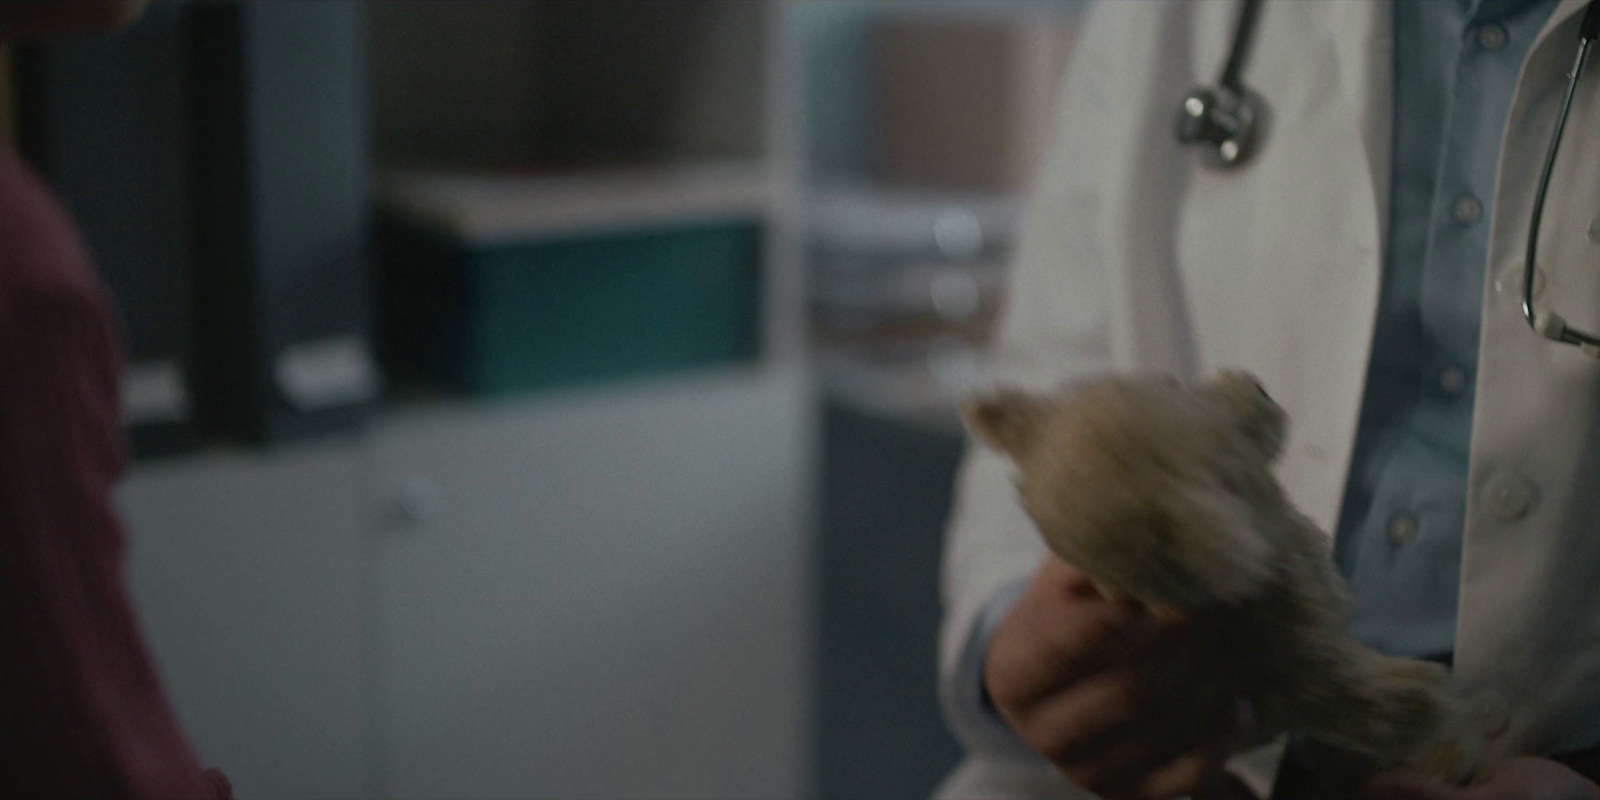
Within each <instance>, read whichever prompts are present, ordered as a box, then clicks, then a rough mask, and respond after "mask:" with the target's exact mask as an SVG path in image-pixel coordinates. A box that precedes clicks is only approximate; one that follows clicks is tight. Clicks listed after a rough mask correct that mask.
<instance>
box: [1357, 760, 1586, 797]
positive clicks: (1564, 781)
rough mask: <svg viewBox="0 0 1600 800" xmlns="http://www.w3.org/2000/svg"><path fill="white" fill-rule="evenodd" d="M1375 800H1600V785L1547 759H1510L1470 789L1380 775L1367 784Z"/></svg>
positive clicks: (1399, 775)
mask: <svg viewBox="0 0 1600 800" xmlns="http://www.w3.org/2000/svg"><path fill="white" fill-rule="evenodd" d="M1365 788H1366V794H1367V796H1368V797H1370V798H1372V800H1600V786H1596V785H1595V784H1594V783H1592V782H1591V781H1589V780H1588V779H1587V778H1585V777H1583V776H1582V775H1579V774H1578V773H1576V772H1574V771H1572V770H1571V769H1568V768H1567V767H1566V766H1564V765H1562V764H1561V763H1559V762H1556V761H1551V760H1549V759H1547V758H1528V757H1519V758H1510V759H1506V760H1505V761H1502V762H1500V763H1498V764H1496V765H1495V766H1493V767H1490V768H1489V770H1488V771H1487V772H1485V773H1484V774H1483V775H1482V776H1481V777H1480V778H1479V779H1478V780H1476V781H1474V782H1473V783H1472V785H1470V786H1451V785H1449V784H1445V783H1440V782H1438V781H1436V780H1433V779H1430V778H1427V777H1424V776H1421V775H1418V774H1416V773H1412V772H1404V771H1398V770H1397V771H1391V772H1384V773H1380V774H1378V775H1376V776H1374V777H1373V778H1372V780H1370V781H1368V782H1367V785H1366V787H1365Z"/></svg>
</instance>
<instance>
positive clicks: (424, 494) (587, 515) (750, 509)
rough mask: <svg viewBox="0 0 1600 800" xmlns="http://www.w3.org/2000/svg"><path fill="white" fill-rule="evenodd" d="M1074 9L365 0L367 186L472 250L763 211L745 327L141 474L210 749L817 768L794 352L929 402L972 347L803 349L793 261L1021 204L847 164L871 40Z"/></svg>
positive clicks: (144, 512)
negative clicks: (895, 29) (369, 108)
mask: <svg viewBox="0 0 1600 800" xmlns="http://www.w3.org/2000/svg"><path fill="white" fill-rule="evenodd" d="M1058 7H1059V6H1058V4H1055V3H1036V2H1000V3H990V2H966V1H965V0H960V1H958V2H946V0H938V1H937V2H910V1H909V0H883V1H882V2H874V3H871V4H866V3H847V2H837V1H836V0H826V1H817V0H803V1H800V2H779V1H776V0H775V1H774V2H765V3H751V2H746V1H745V0H685V1H683V2H645V0H541V1H540V2H520V1H511V0H502V1H500V2H473V3H441V2H437V1H436V0H385V2H382V3H371V4H369V5H368V6H367V8H368V14H369V23H370V26H369V34H370V37H369V42H368V48H369V52H370V53H371V56H372V58H371V62H370V63H371V72H372V81H373V84H372V88H373V91H372V96H373V101H374V103H373V105H374V109H375V116H374V118H373V135H374V145H375V150H376V152H377V154H378V159H379V163H378V167H379V172H380V175H381V180H380V185H379V186H378V187H376V188H377V200H378V202H380V203H382V204H383V205H384V207H385V208H387V209H389V210H390V211H394V212H396V213H401V214H407V215H411V216H412V217H414V218H421V219H425V220H428V221H429V222H430V223H431V224H432V225H434V226H436V227H438V228H439V229H441V230H444V231H447V232H449V233H451V234H454V235H457V236H462V237H468V238H483V239H489V240H492V239H494V238H495V237H498V236H505V235H512V234H515V235H519V236H521V235H527V234H528V233H530V232H533V233H540V234H551V235H554V234H559V233H563V232H577V231H582V230H586V229H587V230H595V229H605V228H611V229H620V228H626V227H629V226H648V225H664V224H676V223H681V222H688V221H693V220H695V219H703V218H707V217H711V216H721V215H729V214H738V215H750V216H757V217H759V218H760V220H761V222H762V226H763V232H764V237H763V243H764V244H763V247H764V258H763V262H762V265H761V284H760V285H761V291H762V295H761V306H760V321H761V348H760V354H759V357H758V358H757V359H756V361H755V362H754V363H751V364H746V365H739V366H731V367H722V368H715V369H709V370H705V371H701V372H697V373H692V374H683V375H676V376H669V377H665V378H661V377H658V378H651V379H643V380H634V381H625V382H620V383H612V384H608V385H606V386H604V387H599V388H584V389H569V390H559V391H554V392H548V393H542V394H539V395H532V396H527V397H520V398H513V399H503V400H496V401H494V402H480V401H475V400H472V399H470V398H465V399H464V398H453V399H449V400H444V401H439V400H426V401H420V402H407V403H403V404H396V405H392V406H390V407H388V408H385V409H383V410H381V411H380V412H379V413H378V414H377V417H376V419H375V420H373V421H372V422H371V423H370V424H369V425H368V426H367V428H366V429H365V430H363V431H360V432H357V433H352V434H349V435H346V436H343V437H337V438H334V439H326V440H320V441H313V442H306V443H300V444H286V445H277V446H274V447H271V448H268V449H265V450H257V451H237V452H228V453H202V454H198V455H191V456H186V457H182V458H178V459H174V460H168V461H158V462H151V463H145V464H141V465H138V466H137V467H136V469H135V470H134V471H133V473H132V474H131V475H130V477H129V479H128V481H127V484H126V486H125V487H124V489H123V492H122V505H123V509H124V512H125V515H126V518H127V521H128V524H129V526H130V528H131V531H132V543H133V555H132V565H131V586H132V591H133V593H134V596H135V599H136V602H137V604H138V608H139V610H140V613H141V617H142V619H143V621H144V625H145V629H146V631H147V634H148V637H149V640H150V643H151V647H152V650H153V652H154V654H155V657H156V660H157V662H158V666H159V667H160V669H161V671H162V674H163V675H164V677H165V678H166V680H167V685H168V690H169V693H170V694H171V696H172V698H173V701H174V703H175V704H176V706H177V708H178V710H179V713H180V715H181V716H182V718H183V721H184V723H185V725H186V726H187V728H188V730H189V731H190V732H191V734H192V737H193V739H194V742H195V744H196V746H197V748H198V749H199V751H200V753H201V755H202V757H203V759H204V760H206V761H207V762H208V763H209V764H212V765H215V766H218V767H220V768H222V769H224V770H225V771H227V772H229V773H230V775H231V776H232V777H233V779H234V782H235V785H236V787H237V789H238V792H239V795H240V796H241V797H251V796H273V797H319V796H352V795H365V796H375V797H413V796H438V795H441V794H447V795H450V796H471V797H506V796H530V795H535V796H537V795H543V796H570V797H651V796H669V795H670V796H703V797H719V796H720V797H745V796H782V797H805V796H810V795H812V793H813V789H814V788H815V784H814V781H815V774H814V759H813V743H814V738H813V737H814V735H815V731H814V729H813V722H814V719H813V716H812V714H813V708H814V703H813V701H814V699H815V698H814V693H815V692H816V686H817V676H816V675H815V674H813V672H812V670H813V668H814V665H815V663H816V648H817V646H818V645H817V642H816V641H815V633H816V631H815V628H814V625H815V620H814V619H813V618H812V612H813V608H814V606H815V602H816V599H817V598H816V597H815V595H814V593H815V589H814V587H815V586H816V585H817V580H816V578H817V576H816V575H813V574H812V572H811V570H812V564H813V563H814V562H813V559H814V555H815V554H814V553H813V552H812V547H813V542H812V535H813V530H812V524H813V519H814V516H815V511H816V509H815V503H816V497H815V494H816V484H817V476H816V475H815V474H814V472H815V465H816V463H818V458H817V454H816V453H815V452H814V450H815V448H816V444H815V443H816V441H817V438H818V437H817V431H818V425H819V423H818V420H817V414H816V399H817V398H816V395H817V393H818V389H817V385H816V383H817V381H816V380H815V376H814V372H815V373H820V374H821V375H822V376H823V377H824V378H826V380H827V381H828V382H829V383H828V385H829V386H830V387H831V391H833V392H834V396H835V398H836V399H837V398H844V399H846V400H850V401H851V402H854V403H855V404H856V405H857V406H859V407H861V408H868V409H872V410H874V411H877V412H882V413H885V414H890V415H895V414H899V415H902V416H909V417H914V418H916V419H919V420H923V419H932V420H934V421H935V423H936V424H945V425H948V423H949V422H950V419H949V417H948V410H949V403H948V402H947V401H948V400H950V399H951V398H950V394H951V392H952V389H951V387H952V386H959V385H960V383H959V381H960V380H963V379H964V378H962V376H963V375H967V376H969V377H970V371H968V370H967V368H968V366H970V365H966V364H964V362H963V363H958V361H959V359H953V360H950V361H949V362H948V363H947V364H945V366H946V367H947V368H948V369H947V370H946V372H947V374H945V375H944V376H943V377H940V376H939V375H935V374H933V373H932V372H928V371H922V372H917V371H916V370H899V371H896V370H895V369H884V368H882V367H881V366H875V365H873V364H870V363H867V362H863V361H859V360H856V361H850V360H844V361H838V360H832V359H830V358H829V357H826V356H824V357H822V358H815V359H814V358H813V357H812V354H811V353H810V352H809V350H810V349H811V348H810V345H809V344H808V341H809V333H808V327H809V324H810V320H809V314H808V308H807V302H808V297H809V295H810V294H811V292H810V287H809V286H808V277H807V276H808V270H809V269H810V267H809V265H808V261H809V256H810V255H811V254H812V252H813V248H814V247H815V246H817V245H819V244H820V245H822V246H826V247H831V248H836V249H848V248H857V249H861V250H873V249H882V250H894V249H898V248H903V247H907V246H910V245H912V244H913V243H914V242H916V241H919V240H927V241H930V242H932V243H933V246H934V247H935V248H939V247H948V248H953V249H954V250H960V249H962V248H964V247H971V246H972V245H973V242H974V237H976V241H977V243H978V245H979V246H987V245H988V244H989V243H993V242H999V241H1004V240H1006V239H1008V238H1009V236H1010V235H1011V231H1012V230H1013V229H1014V224H1015V219H1016V207H1017V198H1015V197H995V196H972V195H964V194H962V195H956V194H949V193H929V192H918V191H907V190H901V189H890V188H886V187H884V186H883V185H881V184H879V183H877V182H875V181H873V180H872V176H871V175H870V174H869V172H868V171H866V170H864V169H862V163H863V162H862V158H861V152H860V151H861V146H862V134H861V131H860V129H859V128H860V124H861V122H862V109H861V102H862V97H863V95H862V94H861V92H862V86H863V78H862V74H861V69H862V67H863V58H862V53H861V49H860V48H861V35H860V32H861V30H862V26H863V25H864V23H865V21H866V20H868V19H870V18H872V16H873V15H876V14H882V13H890V12H893V13H906V14H922V13H933V14H939V15H957V16H960V15H977V16H986V15H995V14H1019V13H1022V14H1035V13H1054V12H1053V10H1054V9H1057V8H1058ZM584 131H589V132H591V133H593V134H594V135H593V136H590V137H585V136H584V135H583V132H584ZM578 163H592V164H597V165H601V166H597V167H592V168H586V169H573V168H572V165H573V164H578ZM552 165H556V166H559V167H560V168H559V169H552ZM535 176H537V177H535ZM952 376H953V377H952ZM945 379H953V380H955V381H956V383H953V384H952V383H948V382H941V381H944V380H945ZM941 415H944V416H941ZM945 430H947V431H948V430H950V429H949V428H946V429H945ZM929 646H930V647H931V642H930V643H929ZM931 690H932V687H931V686H930V687H928V691H929V692H931Z"/></svg>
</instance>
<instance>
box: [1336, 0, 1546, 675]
mask: <svg viewBox="0 0 1600 800" xmlns="http://www.w3.org/2000/svg"><path fill="white" fill-rule="evenodd" d="M1555 5H1556V3H1555V0H1398V1H1397V2H1396V3H1395V4H1394V15H1395V19H1394V22H1395V48H1394V49H1395V60H1394V75H1395V84H1394V165H1393V178H1392V183H1391V184H1390V212H1389V213H1390V217H1389V239H1388V249H1387V253H1386V254H1385V266H1384V274H1383V284H1382V293H1381V296H1380V299H1379V303H1378V317H1377V329H1376V333H1375V337H1376V338H1375V340H1374V347H1373V353H1372V362H1371V367H1370V369H1369V372H1368V379H1367V390H1366V395H1365V399H1364V401H1363V404H1362V410H1361V422H1360V427H1359V429H1358V433H1357V437H1356V446H1355V456H1354V460H1353V463H1352V466H1351V472H1350V477H1349V482H1348V489H1347V492H1346V496H1345V502H1344V507H1343V511H1342V513H1341V514H1340V524H1339V530H1338V539H1337V543H1336V546H1335V556H1336V558H1337V560H1338V563H1339V567H1340V570H1341V571H1342V572H1343V573H1344V575H1345V577H1346V578H1347V579H1348V580H1349V581H1350V590H1351V596H1352V600H1353V608H1352V616H1351V629H1352V632H1353V633H1354V634H1355V636H1356V637H1357V638H1358V639H1360V640H1361V641H1363V642H1365V643H1367V644H1369V645H1371V646H1373V647H1376V648H1377V649H1379V650H1382V651H1384V652H1387V653H1390V654H1393V655H1406V656H1414V657H1423V658H1448V657H1449V656H1450V654H1451V653H1452V651H1453V650H1454V646H1455V625H1456V602H1457V596H1458V592H1459V584H1460V575H1461V539H1462V528H1463V522H1464V519H1465V514H1466V492H1467V455H1468V450H1469V443H1470V440H1471V436H1472V388H1473V383H1474V378H1475V375H1476V365H1477V359H1478V326H1479V318H1480V313H1481V311H1482V305H1483V280H1484V273H1485V270H1486V264H1487V259H1488V238H1489V224H1488V223H1489V219H1488V218H1489V206H1488V203H1489V198H1491V197H1492V196H1493V193H1494V185H1495V172H1496V169H1497V162H1498V157H1499V151H1500V140H1501V133H1502V129H1503V128H1504V127H1505V121H1506V114H1507V112H1508V111H1509V109H1510V105H1511V95H1512V92H1513V91H1514V90H1515V88H1516V83H1517V73H1518V71H1519V70H1520V68H1521V66H1522V60H1523V57H1524V56H1525V55H1527V52H1528V49H1529V48H1530V47H1531V46H1532V44H1533V39H1534V37H1535V36H1536V35H1537V34H1538V32H1539V29H1540V28H1542V27H1543V26H1544V23H1545V21H1546V20H1547V19H1548V18H1549V16H1550V13H1551V11H1552V10H1553V9H1554V8H1555Z"/></svg>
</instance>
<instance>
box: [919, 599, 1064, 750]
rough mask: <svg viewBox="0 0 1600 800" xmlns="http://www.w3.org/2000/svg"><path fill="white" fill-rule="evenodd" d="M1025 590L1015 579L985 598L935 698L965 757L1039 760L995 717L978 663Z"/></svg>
mask: <svg viewBox="0 0 1600 800" xmlns="http://www.w3.org/2000/svg"><path fill="white" fill-rule="evenodd" d="M1027 586H1028V579H1027V578H1018V579H1017V580H1015V581H1012V582H1010V583H1007V584H1004V585H1002V586H1001V587H1000V588H999V589H997V590H996V591H995V592H994V594H992V595H990V596H989V599H988V601H987V602H985V603H984V605H983V608H982V610H981V611H979V613H978V616H977V619H976V620H975V621H974V622H973V625H972V630H971V633H970V634H969V635H968V636H967V641H966V643H965V644H964V645H963V646H962V649H961V654H960V656H959V658H958V660H957V661H956V664H955V669H954V670H953V672H952V673H951V674H950V675H949V677H948V679H947V680H946V681H944V685H943V686H942V687H941V691H940V698H939V699H940V702H941V705H943V707H944V714H945V720H946V722H947V723H948V724H949V726H950V730H951V731H952V732H954V733H955V735H956V738H958V739H960V740H961V743H962V744H963V745H965V746H966V748H967V752H968V753H971V754H978V753H982V754H984V755H987V756H1002V757H1009V758H1024V759H1029V760H1042V759H1041V758H1040V757H1039V756H1038V755H1037V754H1036V753H1034V752H1033V750H1032V749H1031V748H1029V747H1028V745H1027V743H1025V742H1023V741H1022V738H1021V737H1019V736H1018V735H1017V733H1016V731H1013V730H1012V729H1011V726H1009V725H1007V724H1006V722H1005V720H1003V719H1001V718H1000V714H999V713H998V712H997V711H995V708H994V704H993V703H992V702H990V700H989V693H988V691H987V690H986V689H985V688H984V685H983V660H984V654H985V653H987V652H988V650H989V637H990V636H991V635H993V634H994V629H995V627H996V626H997V625H999V624H1000V620H1001V619H1002V618H1004V617H1005V615H1006V613H1007V612H1008V611H1010V610H1011V606H1012V605H1014V604H1015V603H1016V602H1017V598H1019V597H1021V596H1022V592H1023V590H1024V589H1026V588H1027Z"/></svg>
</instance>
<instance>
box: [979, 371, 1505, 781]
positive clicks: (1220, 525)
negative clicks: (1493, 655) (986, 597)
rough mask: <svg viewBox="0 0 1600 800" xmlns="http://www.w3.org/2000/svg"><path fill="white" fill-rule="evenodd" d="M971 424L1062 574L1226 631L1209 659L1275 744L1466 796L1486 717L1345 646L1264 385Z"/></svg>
mask: <svg viewBox="0 0 1600 800" xmlns="http://www.w3.org/2000/svg"><path fill="white" fill-rule="evenodd" d="M964 417H965V419H966V423H967V427H968V429H969V430H970V431H971V432H972V433H973V434H974V435H975V436H977V437H978V438H980V439H982V440H983V441H984V442H985V443H986V444H988V445H989V446H990V447H992V448H994V449H996V450H998V451H1000V452H1002V453H1003V454H1005V455H1006V456H1008V457H1009V458H1010V459H1011V460H1012V461H1013V463H1014V464H1015V465H1016V468H1017V489H1018V492H1019V494H1020V495H1021V499H1022V503H1023V505H1024V507H1025V508H1026V509H1027V511H1028V513H1029V515H1030V516H1031V517H1032V518H1033V520H1034V522H1035V523H1036V524H1037V525H1038V527H1039V530H1040V532H1041V533H1042V534H1043V536H1044V539H1045V541H1046V543H1048V545H1049V546H1050V548H1051V550H1053V551H1054V552H1055V553H1056V554H1057V555H1059V556H1060V557H1061V558H1062V559H1063V560H1065V561H1067V562H1069V563H1071V564H1073V565H1074V566H1077V567H1078V568H1079V569H1082V570H1083V571H1084V572H1086V573H1088V574H1089V575H1090V577H1092V578H1093V579H1094V581H1095V583H1096V585H1098V586H1103V587H1105V588H1106V590H1107V591H1108V592H1110V593H1113V594H1115V595H1121V596H1127V597H1131V598H1133V599H1135V600H1138V601H1140V602H1142V603H1144V604H1146V605H1147V606H1149V607H1150V608H1151V609H1152V610H1154V611H1155V612H1156V613H1159V614H1164V615H1177V614H1208V615H1215V616H1216V617H1217V618H1218V619H1220V620H1221V621H1223V622H1224V624H1223V625H1221V626H1220V628H1219V629H1220V630H1222V631H1223V632H1222V633H1221V634H1220V635H1219V636H1218V637H1216V639H1215V641H1214V642H1212V644H1213V645H1214V646H1215V647H1217V648H1218V649H1219V650H1218V652H1219V653H1222V654H1225V660H1226V661H1227V663H1229V665H1230V666H1231V667H1234V668H1235V670H1234V674H1233V675H1231V678H1232V679H1233V680H1236V681H1237V682H1238V683H1237V685H1238V687H1239V691H1240V692H1241V693H1242V694H1243V695H1244V696H1245V697H1247V698H1248V699H1249V700H1250V701H1251V702H1252V703H1253V705H1254V707H1255V710H1256V716H1257V719H1258V721H1259V722H1260V724H1261V726H1262V728H1263V730H1262V731H1261V733H1262V734H1263V735H1264V736H1268V737H1270V736H1273V735H1276V734H1278V733H1282V732H1298V733H1304V734H1307V735H1310V736H1311V737H1312V738H1314V739H1317V740H1319V741H1321V742H1324V743H1326V744H1328V745H1331V746H1334V747H1337V748H1341V749H1344V750H1348V751H1353V752H1354V753H1357V754H1360V755H1362V756H1364V757H1366V758H1367V759H1369V760H1370V761H1371V762H1372V764H1373V765H1374V766H1375V767H1378V768H1385V767H1391V766H1401V765H1404V766H1409V767H1412V768H1415V769H1421V770H1423V771H1426V772H1429V773H1430V774H1433V775H1436V776H1439V777H1443V778H1448V779H1454V780H1461V779H1465V778H1468V777H1470V776H1471V775H1472V774H1473V773H1475V772H1476V770H1477V769H1478V768H1479V767H1480V763H1479V762H1480V761H1481V760H1482V759H1483V758H1484V754H1483V746H1482V743H1481V741H1480V740H1479V738H1478V737H1477V735H1476V732H1475V726H1474V725H1473V724H1472V722H1473V720H1474V719H1475V717H1474V716H1473V714H1472V713H1471V709H1469V708H1468V704H1467V703H1466V702H1464V701H1463V700H1461V699H1460V698H1459V697H1458V696H1457V695H1456V694H1455V693H1454V692H1453V691H1452V690H1451V688H1450V676H1449V674H1448V672H1447V671H1446V670H1445V669H1444V668H1443V667H1441V666H1438V665H1436V664H1430V663H1425V662H1419V661H1410V660H1404V659H1393V658H1387V657H1384V656H1382V655H1379V654H1378V653H1376V652H1374V651H1372V650H1369V649H1368V648H1366V647H1363V646H1362V645H1360V644H1359V643H1357V642H1356V641H1355V640H1354V639H1352V638H1351V637H1350V635H1349V634H1348V633H1347V632H1346V627H1345V622H1346V614H1347V606H1348V602H1347V599H1346V596H1345V591H1344V584H1343V581H1342V580H1341V579H1340V577H1339V575H1338V573H1337V572H1336V571H1335V570H1334V567H1333V562H1332V558H1331V554H1330V553H1329V552H1328V542H1329V539H1328V537H1326V536H1324V535H1323V534H1322V533H1321V532H1320V531H1318V530H1317V528H1316V526H1315V525H1314V524H1313V523H1312V522H1311V521H1310V520H1309V519H1307V518H1306V517H1305V516H1304V515H1302V514H1300V513H1299V512H1298V511H1296V510H1295V508H1294V507H1293V506H1292V504H1291V503H1290V502H1289V500H1288V498H1287V496H1286V495H1285V494H1284V491H1283V489H1282V488H1281V487H1280V486H1279V484H1278V481H1277V479H1276V478H1275V477H1274V476H1273V474H1272V470H1271V466H1272V462H1273V461H1274V460H1275V459H1276V458H1277V456H1278V454H1279V451H1280V450H1281V448H1282V445H1283V439H1284V434H1285V428H1286V425H1287V419H1286V417H1285V415H1284V413H1283V411H1282V410H1281V409H1280V408H1278V406H1277V405H1276V404H1275V403H1273V402H1272V400H1271V399H1270V398H1269V397H1268V396H1267V395H1266V393H1265V392H1263V391H1262V390H1261V388H1260V387H1259V385H1258V384H1257V383H1256V382H1255V380H1254V379H1253V378H1252V377H1250V376H1249V375H1247V374H1244V373H1238V372H1233V373H1225V374H1223V375H1222V376H1221V377H1219V378H1217V379H1216V380H1214V381H1211V382H1210V383H1206V384H1203V385H1200V386H1186V385H1183V384H1180V383H1179V382H1177V381H1175V380H1171V379H1167V378H1161V377H1136V376H1106V377H1101V378H1095V379H1091V380H1086V381H1082V382H1079V383H1076V384H1073V385H1071V386H1069V387H1067V388H1065V389H1063V390H1061V391H1060V392H1057V393H1054V394H1048V395H1038V394H1026V393H1022V392H1016V391H1004V390H1002V391H999V392H995V393H992V394H989V395H986V396H983V397H979V398H976V399H974V400H973V401H971V402H969V403H968V404H967V405H966V407H965V408H964Z"/></svg>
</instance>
